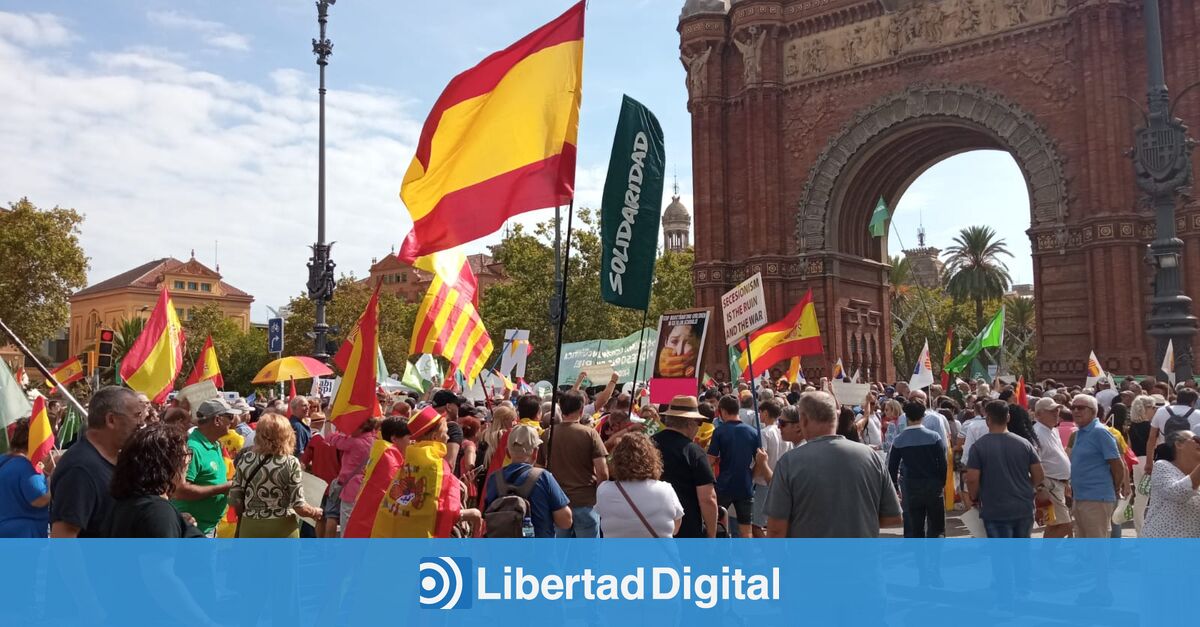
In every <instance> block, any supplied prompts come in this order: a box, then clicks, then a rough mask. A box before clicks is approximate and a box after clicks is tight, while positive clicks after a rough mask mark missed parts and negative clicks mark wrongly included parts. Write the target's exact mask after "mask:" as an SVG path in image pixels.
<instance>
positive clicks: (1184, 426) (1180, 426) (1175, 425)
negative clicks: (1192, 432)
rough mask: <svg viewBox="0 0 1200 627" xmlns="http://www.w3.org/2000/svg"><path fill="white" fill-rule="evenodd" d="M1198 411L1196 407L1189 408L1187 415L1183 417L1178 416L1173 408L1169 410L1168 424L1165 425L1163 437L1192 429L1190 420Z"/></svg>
mask: <svg viewBox="0 0 1200 627" xmlns="http://www.w3.org/2000/svg"><path fill="white" fill-rule="evenodd" d="M1195 411H1196V408H1195V407H1189V408H1188V410H1187V413H1186V414H1184V415H1182V416H1176V415H1175V412H1173V411H1171V408H1170V407H1168V408H1167V422H1166V424H1164V425H1163V437H1166V436H1168V435H1171V434H1172V433H1175V432H1176V431H1187V430H1189V429H1191V428H1192V425H1191V423H1190V422H1189V421H1188V418H1189V417H1190V416H1191V415H1192V413H1194V412H1195Z"/></svg>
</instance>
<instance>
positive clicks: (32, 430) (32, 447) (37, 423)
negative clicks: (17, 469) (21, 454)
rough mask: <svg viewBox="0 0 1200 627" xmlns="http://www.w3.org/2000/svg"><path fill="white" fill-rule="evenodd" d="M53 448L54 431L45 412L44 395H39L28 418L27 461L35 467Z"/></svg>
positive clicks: (48, 415)
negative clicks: (31, 414)
mask: <svg viewBox="0 0 1200 627" xmlns="http://www.w3.org/2000/svg"><path fill="white" fill-rule="evenodd" d="M53 448H54V431H53V430H51V429H50V414H48V413H46V397H45V396H40V395H39V396H38V397H37V400H35V401H33V416H32V417H31V418H30V419H29V448H28V449H27V450H28V451H29V463H31V464H33V467H34V468H35V469H36V468H37V467H38V464H40V463H42V461H43V460H45V459H46V456H47V455H49V454H50V451H51V450H52V449H53ZM38 472H39V473H40V472H42V471H41V470H40V469H39V470H38Z"/></svg>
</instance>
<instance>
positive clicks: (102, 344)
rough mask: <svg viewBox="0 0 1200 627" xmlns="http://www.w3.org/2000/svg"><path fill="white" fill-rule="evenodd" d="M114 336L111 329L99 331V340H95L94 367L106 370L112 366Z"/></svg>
mask: <svg viewBox="0 0 1200 627" xmlns="http://www.w3.org/2000/svg"><path fill="white" fill-rule="evenodd" d="M115 335H116V334H115V333H114V332H113V330H112V329H100V338H99V339H98V340H96V366H97V367H99V368H101V369H104V370H107V369H109V368H111V367H112V365H113V358H112V357H113V337H114V336H115Z"/></svg>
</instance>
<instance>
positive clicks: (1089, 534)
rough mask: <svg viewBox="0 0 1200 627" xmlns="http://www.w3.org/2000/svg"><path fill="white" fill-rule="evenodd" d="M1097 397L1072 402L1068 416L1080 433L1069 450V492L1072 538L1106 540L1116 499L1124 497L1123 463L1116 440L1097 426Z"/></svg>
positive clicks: (1079, 395)
mask: <svg viewBox="0 0 1200 627" xmlns="http://www.w3.org/2000/svg"><path fill="white" fill-rule="evenodd" d="M1097 410H1098V403H1097V402H1096V398H1095V397H1093V396H1088V395H1087V394H1078V395H1076V396H1075V398H1073V399H1071V417H1072V418H1074V419H1075V424H1076V426H1078V427H1079V431H1077V432H1076V433H1075V446H1074V447H1072V448H1071V492H1072V494H1074V496H1075V504H1074V506H1073V507H1072V508H1071V517H1072V518H1074V519H1075V537H1077V538H1107V537H1109V536H1110V533H1111V530H1112V523H1111V519H1112V514H1113V509H1114V508H1115V507H1116V505H1117V498H1118V497H1120V498H1125V496H1126V495H1125V494H1123V490H1124V485H1125V464H1123V463H1122V462H1121V453H1120V451H1118V450H1117V440H1116V438H1114V437H1113V436H1112V434H1111V433H1109V432H1108V429H1106V428H1104V426H1103V425H1101V424H1100V420H1099V419H1098V418H1097V417H1096V416H1097V413H1098V411H1097Z"/></svg>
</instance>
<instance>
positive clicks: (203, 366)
mask: <svg viewBox="0 0 1200 627" xmlns="http://www.w3.org/2000/svg"><path fill="white" fill-rule="evenodd" d="M208 379H212V382H213V385H216V386H217V389H218V390H222V389H224V388H225V377H224V376H223V375H222V374H221V364H220V363H218V362H217V349H216V348H213V341H212V336H211V335H210V336H208V338H207V339H205V340H204V348H202V349H200V356H199V357H197V358H196V365H194V366H192V374H190V375H188V379H187V381H185V382H184V385H191V384H193V383H199V382H201V381H207V380H208Z"/></svg>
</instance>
